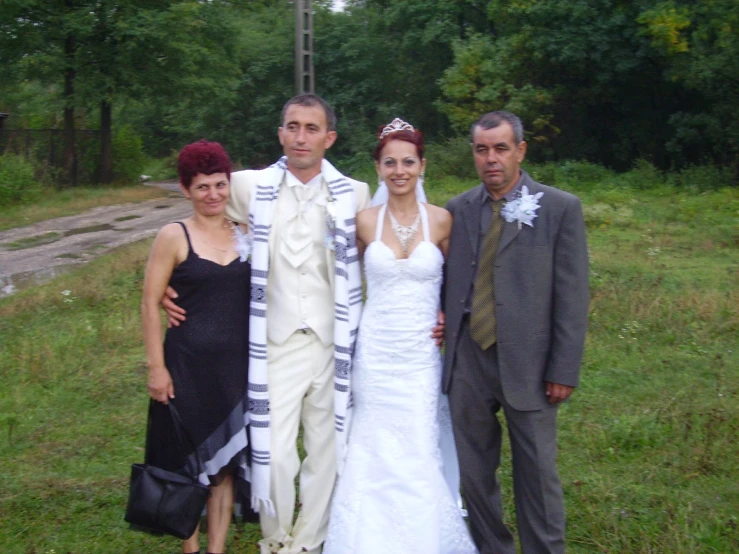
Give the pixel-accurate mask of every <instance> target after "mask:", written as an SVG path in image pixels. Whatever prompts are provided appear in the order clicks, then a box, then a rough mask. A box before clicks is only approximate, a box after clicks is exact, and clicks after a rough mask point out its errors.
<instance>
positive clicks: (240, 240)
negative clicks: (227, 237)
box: [233, 224, 254, 262]
mask: <svg viewBox="0 0 739 554" xmlns="http://www.w3.org/2000/svg"><path fill="white" fill-rule="evenodd" d="M233 237H234V249H235V250H236V253H237V254H238V255H239V261H242V262H245V261H246V260H248V259H249V258H251V247H252V244H254V235H253V234H252V233H251V231H249V232H248V233H245V232H244V230H243V229H242V228H241V226H239V225H236V224H234V226H233Z"/></svg>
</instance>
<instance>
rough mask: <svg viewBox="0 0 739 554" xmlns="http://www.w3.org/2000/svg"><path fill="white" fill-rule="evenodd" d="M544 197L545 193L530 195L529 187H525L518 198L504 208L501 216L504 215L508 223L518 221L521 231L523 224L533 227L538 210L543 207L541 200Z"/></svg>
mask: <svg viewBox="0 0 739 554" xmlns="http://www.w3.org/2000/svg"><path fill="white" fill-rule="evenodd" d="M542 196H544V193H543V192H537V193H536V194H529V187H527V186H526V185H524V186H523V187H521V190H520V191H519V193H518V198H516V199H515V200H513V201H512V202H508V203H507V204H506V205H505V206H503V209H502V210H501V211H500V215H502V216H503V218H504V219H505V220H506V221H507V222H508V223H513V222H514V221H517V222H518V228H519V229H521V224H526V225H528V226H529V227H533V226H534V219H536V210H538V209H539V208H541V206H539V198H541V197H542Z"/></svg>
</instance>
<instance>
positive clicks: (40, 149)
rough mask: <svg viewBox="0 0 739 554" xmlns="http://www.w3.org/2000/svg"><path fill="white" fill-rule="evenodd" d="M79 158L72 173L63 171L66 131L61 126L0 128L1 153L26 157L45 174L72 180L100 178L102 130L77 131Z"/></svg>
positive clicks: (85, 181) (80, 180) (94, 180)
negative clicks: (49, 127)
mask: <svg viewBox="0 0 739 554" xmlns="http://www.w3.org/2000/svg"><path fill="white" fill-rule="evenodd" d="M75 143H76V151H77V155H76V159H75V164H74V169H73V171H72V174H71V175H65V174H64V131H62V130H61V129H0V155H1V154H4V153H6V152H10V153H13V154H17V155H19V156H23V157H25V158H26V159H27V160H29V161H31V162H32V163H34V164H35V165H37V166H38V167H40V168H42V169H43V170H44V171H45V172H46V173H52V172H53V175H54V176H58V177H60V178H62V179H63V180H68V181H69V182H71V183H94V182H96V181H97V175H98V166H99V157H100V131H91V130H88V129H77V130H75ZM50 169H51V170H52V171H49V170H50Z"/></svg>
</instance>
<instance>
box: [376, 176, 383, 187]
mask: <svg viewBox="0 0 739 554" xmlns="http://www.w3.org/2000/svg"><path fill="white" fill-rule="evenodd" d="M377 186H378V187H380V186H382V177H380V176H379V175H378V176H377Z"/></svg>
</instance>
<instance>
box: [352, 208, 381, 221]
mask: <svg viewBox="0 0 739 554" xmlns="http://www.w3.org/2000/svg"><path fill="white" fill-rule="evenodd" d="M379 211H380V206H372V207H371V208H367V209H366V210H362V211H361V212H357V226H359V225H367V224H371V225H374V224H375V221H376V220H377V213H378V212H379Z"/></svg>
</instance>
